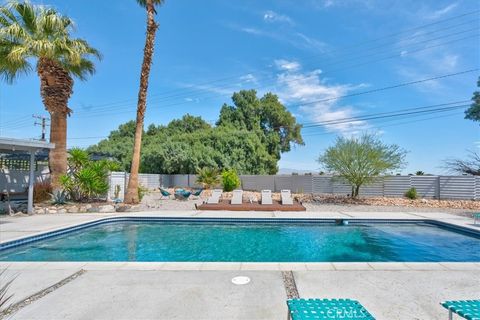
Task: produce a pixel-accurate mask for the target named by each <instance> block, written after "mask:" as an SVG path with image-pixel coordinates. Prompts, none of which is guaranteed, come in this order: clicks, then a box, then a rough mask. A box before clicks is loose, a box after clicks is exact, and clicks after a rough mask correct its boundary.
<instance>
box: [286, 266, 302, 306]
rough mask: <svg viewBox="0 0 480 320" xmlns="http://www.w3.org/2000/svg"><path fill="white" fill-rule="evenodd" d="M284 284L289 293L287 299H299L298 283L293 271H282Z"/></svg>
mask: <svg viewBox="0 0 480 320" xmlns="http://www.w3.org/2000/svg"><path fill="white" fill-rule="evenodd" d="M282 278H283V285H284V286H285V292H286V293H287V299H298V298H299V297H300V295H299V294H298V289H297V284H296V283H295V277H294V275H293V272H292V271H282Z"/></svg>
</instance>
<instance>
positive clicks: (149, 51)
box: [125, 0, 164, 203]
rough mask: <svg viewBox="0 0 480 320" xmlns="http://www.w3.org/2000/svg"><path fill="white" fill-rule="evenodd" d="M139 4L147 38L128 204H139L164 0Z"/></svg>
mask: <svg viewBox="0 0 480 320" xmlns="http://www.w3.org/2000/svg"><path fill="white" fill-rule="evenodd" d="M137 2H138V4H139V5H141V6H142V7H144V8H145V9H146V11H147V36H146V39H145V47H144V48H143V63H142V70H141V73H140V88H139V90H138V102H137V121H136V128H135V140H134V144H133V157H132V166H131V169H130V178H129V180H128V187H127V194H126V195H125V202H126V203H138V202H139V198H138V170H139V167H140V150H141V147H142V134H143V120H144V117H145V109H146V107H147V90H148V79H149V76H150V68H151V66H152V58H153V50H154V47H155V33H156V32H157V29H158V24H157V23H156V22H155V15H156V14H157V11H156V10H155V7H156V6H159V5H161V4H163V2H164V0H137Z"/></svg>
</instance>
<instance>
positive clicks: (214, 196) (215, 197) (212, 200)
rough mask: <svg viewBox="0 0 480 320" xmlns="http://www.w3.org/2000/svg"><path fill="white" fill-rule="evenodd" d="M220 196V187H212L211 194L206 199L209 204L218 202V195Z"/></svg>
mask: <svg viewBox="0 0 480 320" xmlns="http://www.w3.org/2000/svg"><path fill="white" fill-rule="evenodd" d="M221 196H222V189H213V190H212V195H211V196H210V197H209V198H208V199H207V201H206V202H207V203H209V204H218V202H219V201H220V197H221Z"/></svg>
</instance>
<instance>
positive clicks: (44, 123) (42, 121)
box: [32, 114, 50, 141]
mask: <svg viewBox="0 0 480 320" xmlns="http://www.w3.org/2000/svg"><path fill="white" fill-rule="evenodd" d="M32 117H33V118H35V119H39V120H40V122H37V121H35V125H36V126H42V136H41V138H40V140H42V141H45V134H46V131H47V130H46V128H47V127H48V126H50V125H49V124H47V121H50V119H48V118H47V117H45V116H39V115H35V114H34V115H32Z"/></svg>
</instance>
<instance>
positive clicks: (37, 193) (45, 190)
mask: <svg viewBox="0 0 480 320" xmlns="http://www.w3.org/2000/svg"><path fill="white" fill-rule="evenodd" d="M52 190H53V189H52V185H51V184H50V182H49V181H42V182H37V183H35V184H34V185H33V202H35V203H37V202H43V201H47V200H49V199H50V194H51V193H52Z"/></svg>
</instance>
